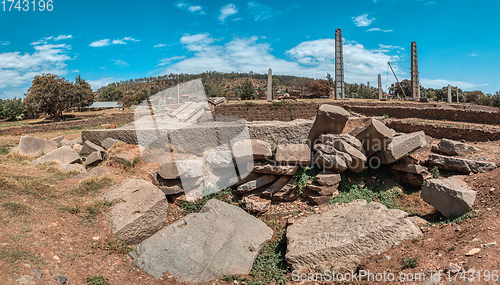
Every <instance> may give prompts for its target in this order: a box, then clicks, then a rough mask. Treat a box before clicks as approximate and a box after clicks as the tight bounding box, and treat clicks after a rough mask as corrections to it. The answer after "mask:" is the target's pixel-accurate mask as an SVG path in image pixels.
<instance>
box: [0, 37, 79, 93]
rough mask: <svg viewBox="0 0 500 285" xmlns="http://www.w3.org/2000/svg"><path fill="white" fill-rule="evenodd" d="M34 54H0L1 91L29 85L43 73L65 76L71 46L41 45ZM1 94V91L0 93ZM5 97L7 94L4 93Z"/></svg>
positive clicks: (35, 47)
mask: <svg viewBox="0 0 500 285" xmlns="http://www.w3.org/2000/svg"><path fill="white" fill-rule="evenodd" d="M33 48H34V49H35V51H34V52H33V53H24V54H23V53H21V52H19V51H15V52H5V53H0V89H5V88H9V89H10V90H12V88H16V87H20V86H25V85H29V83H30V82H31V81H32V80H33V77H35V76H36V75H40V74H42V73H53V74H57V75H59V76H62V75H65V74H66V73H67V72H68V71H67V70H66V66H67V64H66V62H67V61H69V60H71V57H70V56H69V55H68V53H69V51H70V50H71V46H70V45H67V44H57V45H54V44H40V45H35V46H34V47H33ZM0 92H1V91H0ZM3 94H4V95H5V94H6V93H5V92H3Z"/></svg>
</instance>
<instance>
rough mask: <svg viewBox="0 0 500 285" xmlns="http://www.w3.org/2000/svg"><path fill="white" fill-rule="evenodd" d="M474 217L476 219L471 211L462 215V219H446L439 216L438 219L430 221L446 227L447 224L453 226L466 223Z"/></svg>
mask: <svg viewBox="0 0 500 285" xmlns="http://www.w3.org/2000/svg"><path fill="white" fill-rule="evenodd" d="M473 217H474V214H473V211H472V210H470V211H469V212H467V213H465V214H463V215H461V216H460V217H448V218H445V217H443V216H439V217H438V218H436V219H434V220H431V221H429V223H431V224H435V225H445V224H451V225H452V224H458V223H461V222H464V221H466V220H468V219H471V218H473Z"/></svg>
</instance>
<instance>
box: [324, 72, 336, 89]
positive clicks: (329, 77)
mask: <svg viewBox="0 0 500 285" xmlns="http://www.w3.org/2000/svg"><path fill="white" fill-rule="evenodd" d="M326 80H327V81H328V83H330V87H332V88H334V87H335V86H334V83H335V82H334V81H333V78H332V75H331V74H330V73H327V74H326Z"/></svg>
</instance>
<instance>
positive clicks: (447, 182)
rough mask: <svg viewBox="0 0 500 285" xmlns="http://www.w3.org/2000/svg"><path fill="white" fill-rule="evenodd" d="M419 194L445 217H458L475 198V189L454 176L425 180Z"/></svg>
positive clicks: (468, 207)
mask: <svg viewBox="0 0 500 285" xmlns="http://www.w3.org/2000/svg"><path fill="white" fill-rule="evenodd" d="M420 195H421V197H422V199H423V200H424V201H425V202H427V203H429V204H431V205H432V206H434V207H435V208H436V209H437V210H438V211H439V212H440V213H441V214H443V216H445V217H451V216H454V217H458V216H461V215H463V214H465V213H467V211H469V210H470V209H471V208H472V206H473V205H474V201H475V199H476V191H474V190H472V189H471V188H470V187H469V186H467V184H465V182H463V181H462V180H461V179H460V178H459V177H456V176H453V177H450V178H447V179H429V180H427V181H425V184H424V187H423V188H422V192H421V193H420Z"/></svg>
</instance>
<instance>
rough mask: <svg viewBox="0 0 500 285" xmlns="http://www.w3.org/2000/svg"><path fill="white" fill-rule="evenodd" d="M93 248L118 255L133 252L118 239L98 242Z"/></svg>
mask: <svg viewBox="0 0 500 285" xmlns="http://www.w3.org/2000/svg"><path fill="white" fill-rule="evenodd" d="M93 247H94V248H100V249H102V250H106V251H111V252H115V253H118V254H128V253H129V252H131V251H132V250H134V249H133V248H132V247H130V246H128V245H127V244H126V243H125V242H124V241H122V240H120V239H119V238H117V239H115V240H110V241H108V242H106V243H103V242H101V241H99V242H98V243H97V244H96V245H94V246H93Z"/></svg>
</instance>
